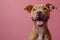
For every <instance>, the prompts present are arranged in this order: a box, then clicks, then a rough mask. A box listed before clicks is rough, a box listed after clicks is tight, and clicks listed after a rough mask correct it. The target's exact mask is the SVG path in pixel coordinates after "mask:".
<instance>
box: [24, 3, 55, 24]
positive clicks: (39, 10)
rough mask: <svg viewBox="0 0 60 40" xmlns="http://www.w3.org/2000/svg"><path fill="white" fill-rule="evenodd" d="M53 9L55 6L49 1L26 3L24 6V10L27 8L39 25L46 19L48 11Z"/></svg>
mask: <svg viewBox="0 0 60 40" xmlns="http://www.w3.org/2000/svg"><path fill="white" fill-rule="evenodd" d="M53 9H55V6H54V5H52V4H50V3H47V4H40V5H28V6H27V7H25V10H27V11H28V12H29V13H30V14H31V18H32V20H33V21H35V22H37V24H40V25H43V24H44V23H45V22H47V21H48V19H49V16H50V12H51V11H52V10H53Z"/></svg>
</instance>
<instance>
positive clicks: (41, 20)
mask: <svg viewBox="0 0 60 40" xmlns="http://www.w3.org/2000/svg"><path fill="white" fill-rule="evenodd" d="M36 23H37V25H39V26H42V25H44V19H42V18H37V20H36Z"/></svg>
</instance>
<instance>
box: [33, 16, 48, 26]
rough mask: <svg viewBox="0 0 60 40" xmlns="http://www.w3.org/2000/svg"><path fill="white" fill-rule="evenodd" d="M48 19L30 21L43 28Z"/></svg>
mask: <svg viewBox="0 0 60 40" xmlns="http://www.w3.org/2000/svg"><path fill="white" fill-rule="evenodd" d="M48 19H49V17H45V18H40V17H38V18H37V19H36V20H34V19H33V18H32V20H33V21H35V22H36V23H37V25H39V26H43V25H44V24H45V22H47V21H48Z"/></svg>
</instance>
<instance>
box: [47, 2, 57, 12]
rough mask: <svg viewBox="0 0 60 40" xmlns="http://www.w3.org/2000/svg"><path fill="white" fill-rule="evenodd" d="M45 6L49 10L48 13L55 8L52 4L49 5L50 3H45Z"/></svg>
mask: <svg viewBox="0 0 60 40" xmlns="http://www.w3.org/2000/svg"><path fill="white" fill-rule="evenodd" d="M46 6H47V8H48V9H49V11H52V10H53V9H55V8H56V7H55V6H54V5H53V4H50V3H47V4H46Z"/></svg>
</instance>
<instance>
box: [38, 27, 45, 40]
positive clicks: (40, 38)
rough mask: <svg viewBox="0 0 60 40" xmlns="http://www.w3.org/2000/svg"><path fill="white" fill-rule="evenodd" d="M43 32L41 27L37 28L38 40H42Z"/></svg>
mask: <svg viewBox="0 0 60 40" xmlns="http://www.w3.org/2000/svg"><path fill="white" fill-rule="evenodd" d="M43 32H44V29H43V28H42V27H41V28H39V33H38V34H39V37H38V40H43Z"/></svg>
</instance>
